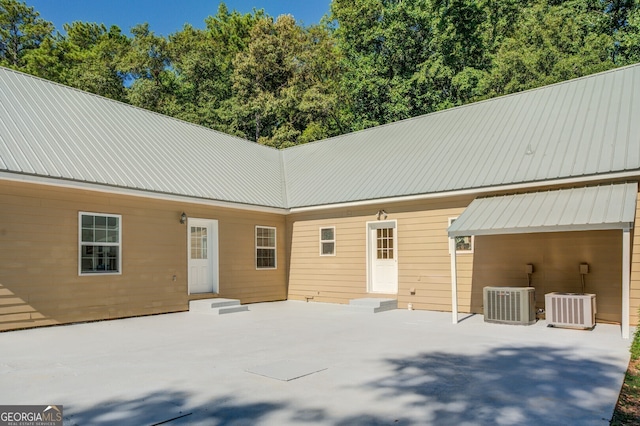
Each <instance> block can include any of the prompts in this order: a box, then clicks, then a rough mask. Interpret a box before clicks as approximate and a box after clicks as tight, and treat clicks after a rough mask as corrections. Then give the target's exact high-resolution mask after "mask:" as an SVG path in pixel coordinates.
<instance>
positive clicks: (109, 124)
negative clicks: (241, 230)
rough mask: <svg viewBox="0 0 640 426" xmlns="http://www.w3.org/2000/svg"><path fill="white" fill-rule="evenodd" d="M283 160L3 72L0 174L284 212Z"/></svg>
mask: <svg viewBox="0 0 640 426" xmlns="http://www.w3.org/2000/svg"><path fill="white" fill-rule="evenodd" d="M280 156H281V154H280V152H279V151H277V150H275V149H272V148H268V147H265V146H262V145H258V144H255V143H252V142H249V141H246V140H243V139H239V138H236V137H233V136H229V135H226V134H223V133H220V132H216V131H213V130H211V129H207V128H205V127H201V126H197V125H194V124H190V123H187V122H184V121H180V120H176V119H173V118H169V117H166V116H163V115H160V114H156V113H153V112H149V111H146V110H143V109H140V108H135V107H132V106H130V105H127V104H123V103H120V102H116V101H113V100H109V99H106V98H103V97H100V96H96V95H92V94H89V93H86V92H82V91H80V90H76V89H72V88H69V87H66V86H63V85H59V84H56V83H52V82H49V81H46V80H43V79H40V78H36V77H33V76H29V75H26V74H22V73H19V72H16V71H13V70H9V69H6V68H0V171H7V172H12V173H19V174H26V175H37V176H45V177H50V178H56V179H62V180H71V181H80V182H90V183H97V184H104V185H109V186H115V187H121V188H131V189H138V190H144V191H151V192H158V193H164V194H174V195H182V196H191V197H197V198H204V199H212V200H219V201H228V202H233V203H243V204H250V205H259V206H267V207H278V208H282V207H283V206H284V205H285V204H286V203H285V200H284V199H283V192H282V182H283V176H282V168H281V162H280Z"/></svg>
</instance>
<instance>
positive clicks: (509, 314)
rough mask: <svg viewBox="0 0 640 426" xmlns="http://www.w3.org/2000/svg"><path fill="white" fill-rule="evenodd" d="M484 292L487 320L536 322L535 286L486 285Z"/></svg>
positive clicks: (520, 322) (521, 323) (510, 322)
mask: <svg viewBox="0 0 640 426" xmlns="http://www.w3.org/2000/svg"><path fill="white" fill-rule="evenodd" d="M483 293H484V294H483V296H484V297H483V299H484V320H485V321H486V322H493V323H500V324H520V325H530V324H533V323H535V322H536V313H535V289H534V288H533V287H485V288H484V290H483Z"/></svg>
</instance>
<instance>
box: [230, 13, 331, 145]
mask: <svg viewBox="0 0 640 426" xmlns="http://www.w3.org/2000/svg"><path fill="white" fill-rule="evenodd" d="M336 53H337V52H336V51H335V49H334V48H333V46H332V42H331V39H330V37H329V36H328V34H327V33H326V30H323V29H322V28H321V27H316V28H313V29H309V30H307V29H303V28H301V27H299V26H298V25H297V24H296V22H295V20H294V19H293V18H292V17H291V16H290V15H283V16H280V17H279V18H278V19H277V20H275V21H274V20H273V19H272V18H270V17H262V18H260V19H258V21H257V22H256V23H255V25H254V27H253V29H252V30H251V42H250V43H249V45H248V46H247V49H246V50H245V51H240V52H238V54H237V56H236V59H235V60H234V62H233V65H234V71H233V76H232V82H233V93H234V96H233V98H231V99H230V100H229V102H227V103H226V106H227V107H229V108H230V111H231V115H230V118H231V123H230V127H232V128H233V129H234V130H235V131H237V132H240V133H241V134H243V135H244V136H245V137H247V138H249V139H251V140H255V141H256V142H260V143H263V144H266V145H271V146H275V147H278V148H283V147H286V146H291V145H296V144H298V143H304V142H308V141H310V140H314V139H315V138H318V137H324V136H328V135H331V134H333V129H334V128H335V127H340V124H339V119H338V114H337V112H336V109H337V85H332V78H333V77H335V75H334V72H335V70H336V68H337V57H336ZM316 114H317V115H316ZM308 126H310V127H309V130H307V127H308Z"/></svg>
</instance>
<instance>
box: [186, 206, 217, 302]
mask: <svg viewBox="0 0 640 426" xmlns="http://www.w3.org/2000/svg"><path fill="white" fill-rule="evenodd" d="M187 228H188V233H189V235H188V241H187V244H188V246H187V247H188V248H187V252H188V253H187V254H188V259H189V265H188V267H189V276H188V282H189V294H193V293H218V290H219V289H218V221H217V220H209V219H191V218H190V219H189V222H188V225H187Z"/></svg>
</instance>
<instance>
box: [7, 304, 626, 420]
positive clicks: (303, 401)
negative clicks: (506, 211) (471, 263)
mask: <svg viewBox="0 0 640 426" xmlns="http://www.w3.org/2000/svg"><path fill="white" fill-rule="evenodd" d="M462 317H463V315H461V318H462ZM629 345H630V341H629V340H623V339H622V338H621V337H620V327H619V326H617V325H606V324H598V325H597V326H596V328H595V329H594V330H593V331H579V330H566V329H552V328H548V327H546V324H545V323H544V321H539V322H538V323H537V324H535V325H532V326H512V325H496V324H486V323H484V321H483V318H482V316H481V315H476V316H470V317H468V318H466V319H464V320H463V321H462V322H461V323H459V324H457V325H453V324H451V314H450V313H442V312H424V311H406V310H394V311H387V312H383V313H379V314H370V313H363V312H358V311H350V310H349V309H348V308H347V307H346V306H343V305H331V304H317V303H304V302H293V301H289V302H277V303H264V304H255V305H250V311H249V312H240V313H235V314H230V315H210V314H203V313H195V312H190V313H189V312H185V313H178V314H167V315H158V316H150V317H141V318H131V319H124V320H116V321H104V322H97V323H87V324H75V325H70V326H60V327H50V328H41V329H33V330H24V331H15V332H7V333H0V348H1V349H0V354H1V355H0V401H1V402H0V403H1V404H61V405H64V419H65V425H152V424H160V423H162V424H168V425H223V424H224V425H255V424H266V425H286V424H295V425H301V424H303V425H304V424H309V425H318V424H319V425H382V424H384V425H391V424H401V425H418V424H419V425H428V424H434V425H435V424H437V425H443V424H447V425H449V424H450V425H454V424H455V425H493V424H498V425H534V424H536V425H539V424H544V425H567V424H580V425H606V424H608V421H609V419H610V418H611V415H612V413H613V409H614V406H615V403H616V400H617V396H618V392H619V390H620V386H621V385H622V380H623V377H624V372H625V371H626V368H627V363H628V361H629V351H628V348H629ZM272 373H273V374H272ZM270 374H272V376H278V374H281V376H279V378H273V377H269V375H270ZM282 374H283V375H282ZM304 374H308V375H304ZM298 375H302V377H299V378H293V379H291V377H293V376H298ZM287 380H288V381H287Z"/></svg>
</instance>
